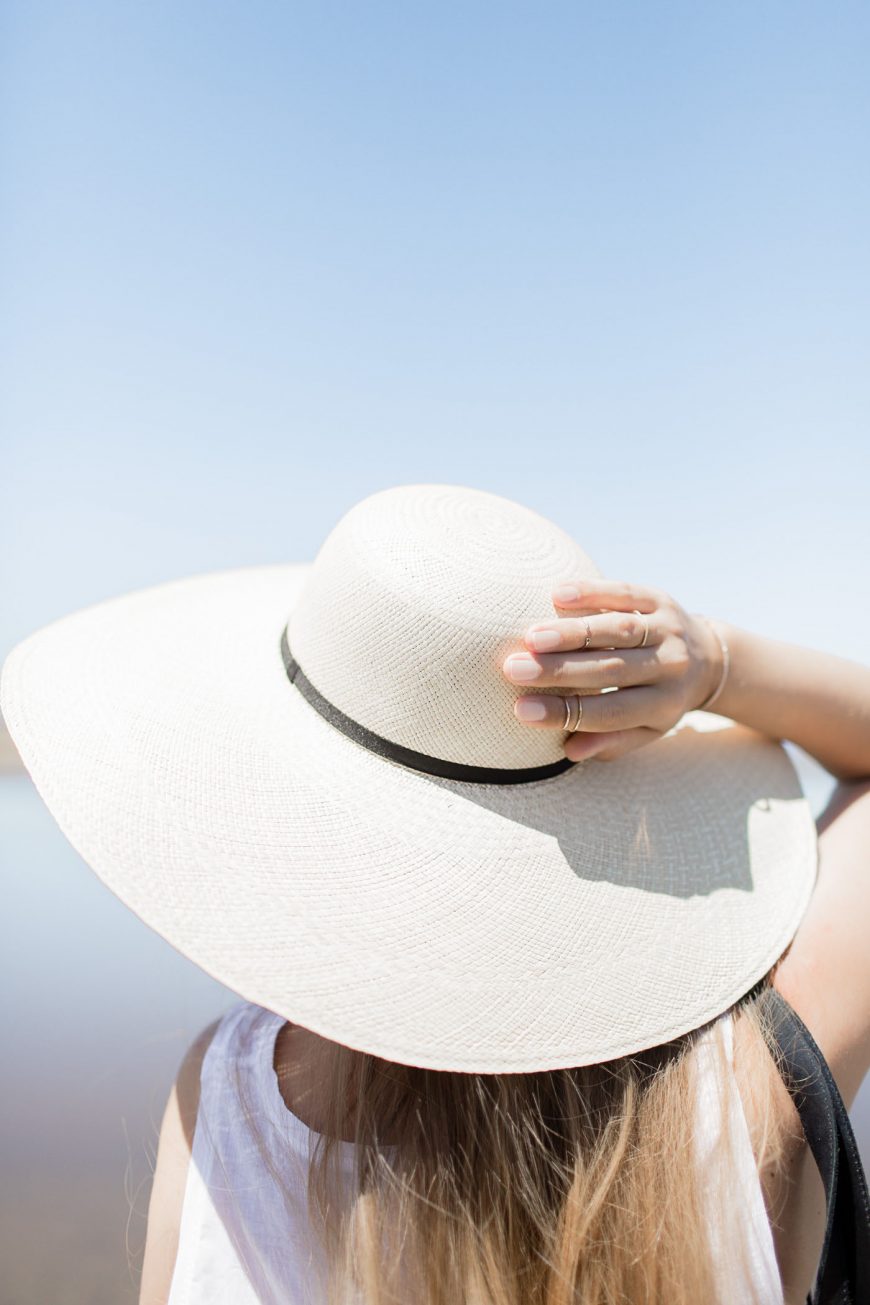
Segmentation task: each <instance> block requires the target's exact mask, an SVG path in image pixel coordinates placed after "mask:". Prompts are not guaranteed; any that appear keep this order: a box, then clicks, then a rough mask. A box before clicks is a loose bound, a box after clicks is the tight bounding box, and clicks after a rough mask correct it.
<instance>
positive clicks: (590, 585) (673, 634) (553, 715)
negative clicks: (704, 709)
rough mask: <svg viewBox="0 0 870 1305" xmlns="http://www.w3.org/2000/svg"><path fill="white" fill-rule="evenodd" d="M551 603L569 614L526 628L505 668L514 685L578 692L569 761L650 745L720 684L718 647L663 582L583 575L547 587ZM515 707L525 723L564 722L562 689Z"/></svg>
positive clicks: (548, 725)
mask: <svg viewBox="0 0 870 1305" xmlns="http://www.w3.org/2000/svg"><path fill="white" fill-rule="evenodd" d="M572 590H573V595H572ZM553 606H554V607H556V608H557V609H559V610H560V611H563V612H565V613H570V615H565V616H562V617H556V618H554V619H553V620H552V621H544V622H540V623H539V624H537V625H532V626H530V627H529V629H528V630H527V631H526V634H525V644H526V648H527V649H528V650H529V651H528V652H522V653H512V654H511V655H510V656H509V657H507V658H506V659H505V662H504V667H503V669H504V672H505V675H506V676H507V677H508V679H509V680H511V682H512V683H514V684H518V685H523V686H528V687H529V688H558V689H560V690H562V691H563V693H564V695H566V696H567V695H569V694H573V693H577V694H580V695H582V703H583V717H582V721H581V723H580V728H579V730H577V731H576V732H575V733H572V734H570V735H569V736H568V738H567V740H566V742H565V755H566V756H567V757H570V759H571V760H572V761H582V760H585V758H587V757H591V756H597V757H598V758H599V759H600V760H602V761H611V760H613V758H615V757H618V756H621V755H622V754H623V753H625V752H630V751H632V750H633V749H634V748H638V747H642V746H643V745H644V744H645V743H652V742H654V741H655V740H656V739H657V738H660V737H661V735H662V734H664V733H666V732H667V731H668V730H669V729H671V727H672V726H673V725H675V724H676V723H677V721H678V720H679V719H680V717H681V716H682V715H683V714H684V713H685V712H687V711H691V710H693V709H694V708H697V707H698V706H699V705H700V704H701V703H702V702H706V700H707V698H708V697H709V696H710V695H711V694H712V693H713V691H714V690H715V688H716V686H717V684H719V681H720V677H721V674H722V670H723V655H722V645H721V643H720V641H719V639H718V638H717V636H716V633H715V632H714V630H713V628H712V627H711V625H710V623H709V622H708V621H707V620H706V619H705V618H704V617H702V616H690V615H689V613H688V612H686V611H684V609H683V608H682V607H681V606H680V604H679V603H678V602H677V601H676V600H675V599H674V598H672V597H671V596H670V594H667V593H665V592H664V591H663V590H661V589H651V588H649V587H647V586H643V585H632V584H626V583H624V582H623V581H617V580H603V579H594V580H593V579H589V580H585V579H584V580H580V581H578V582H577V583H576V585H574V584H568V585H560V586H559V587H558V588H556V589H554V591H553ZM637 612H640V613H642V615H641V616H638V615H637ZM645 621H646V623H647V624H648V627H649V628H648V634H647V639H646V644H645V646H644V647H642V648H641V647H640V646H639V645H640V643H641V641H642V640H643V637H644V622H645ZM612 687H615V689H616V692H604V693H602V690H604V689H610V688H612ZM514 711H515V714H516V716H517V718H518V720H521V721H523V723H524V724H529V725H532V726H534V727H536V728H539V729H554V730H564V728H565V704H564V701H563V697H562V696H561V695H555V694H542V695H535V694H534V693H527V694H524V695H523V696H522V697H521V698H519V699H518V700H517V702H516V704H515V707H514Z"/></svg>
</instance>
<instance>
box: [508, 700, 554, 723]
mask: <svg viewBox="0 0 870 1305" xmlns="http://www.w3.org/2000/svg"><path fill="white" fill-rule="evenodd" d="M514 711H515V713H516V715H517V716H518V717H519V719H520V720H544V719H545V718H546V715H547V708H546V707H545V706H544V704H543V703H542V702H538V701H537V699H535V698H517V700H516V702H515V703H514Z"/></svg>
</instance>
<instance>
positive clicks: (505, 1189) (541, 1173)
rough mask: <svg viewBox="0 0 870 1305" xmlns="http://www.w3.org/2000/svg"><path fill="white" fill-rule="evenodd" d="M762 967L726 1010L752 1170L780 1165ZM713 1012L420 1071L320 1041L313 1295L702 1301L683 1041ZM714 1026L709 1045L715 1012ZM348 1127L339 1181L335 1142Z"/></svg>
mask: <svg viewBox="0 0 870 1305" xmlns="http://www.w3.org/2000/svg"><path fill="white" fill-rule="evenodd" d="M774 970H775V967H774ZM774 970H771V972H770V973H769V974H768V975H767V976H766V977H765V979H764V980H763V981H762V984H761V985H759V986H758V987H757V988H756V989H754V990H753V992H752V993H750V994H749V995H748V997H747V998H744V999H743V1000H742V1001H741V1002H740V1003H738V1005H737V1006H735V1007H734V1008H733V1013H734V1014H735V1015H736V1014H738V1013H739V1014H740V1015H741V1016H742V1019H743V1022H744V1024H745V1026H746V1028H747V1036H746V1039H745V1042H744V1043H743V1054H744V1065H743V1073H744V1077H745V1078H746V1079H747V1080H748V1081H749V1082H751V1091H752V1096H753V1105H752V1109H751V1111H750V1112H748V1118H749V1122H750V1135H751V1139H752V1146H753V1152H754V1155H755V1160H756V1165H757V1167H758V1171H759V1173H760V1172H761V1171H762V1169H765V1170H766V1171H768V1172H770V1171H771V1170H776V1169H777V1168H778V1167H779V1165H780V1164H781V1162H782V1158H783V1156H784V1154H785V1145H786V1140H785V1138H784V1137H783V1135H782V1130H781V1125H780V1123H779V1122H778V1120H779V1119H781V1115H778V1113H777V1110H776V1103H775V1085H776V1082H777V1080H778V1079H779V1074H778V1070H777V1067H776V1064H775V1058H776V1056H777V1048H776V1043H775V1040H774V1038H773V1034H772V1030H771V1027H770V1024H769V1022H768V1018H767V1016H766V1013H765V1011H764V1009H763V1007H762V1006H761V1005H759V1003H758V1001H757V997H758V995H759V993H760V992H761V990H762V988H763V986H765V985H766V984H767V983H769V982H770V979H771V978H772V975H773V973H774ZM712 1026H713V1022H711V1025H705V1026H703V1027H702V1028H700V1029H695V1030H693V1031H692V1032H691V1033H689V1034H685V1035H683V1036H682V1037H680V1038H677V1039H675V1040H674V1041H673V1042H670V1043H667V1044H666V1045H664V1046H661V1047H656V1048H653V1049H652V1050H649V1051H646V1052H643V1053H641V1054H637V1055H633V1056H626V1057H623V1058H620V1059H618V1060H612V1061H609V1062H607V1063H606V1064H601V1065H591V1066H584V1067H582V1068H573V1069H559V1070H549V1071H544V1072H538V1073H518V1074H473V1073H467V1072H457V1073H453V1072H449V1071H443V1070H429V1069H420V1068H415V1067H411V1066H407V1065H401V1064H396V1063H394V1062H391V1061H385V1060H382V1059H380V1058H378V1057H376V1056H371V1055H368V1054H365V1053H362V1052H358V1051H354V1050H351V1049H349V1048H347V1047H341V1046H338V1045H335V1046H334V1052H335V1054H334V1056H333V1058H332V1061H331V1064H332V1069H331V1071H330V1073H329V1076H328V1080H327V1081H324V1082H323V1083H322V1084H321V1083H318V1097H319V1107H320V1115H319V1118H320V1119H322V1120H323V1121H324V1122H323V1124H322V1126H321V1131H320V1132H319V1133H318V1134H316V1135H315V1136H316V1138H317V1141H316V1145H315V1146H314V1149H313V1152H312V1156H311V1163H310V1166H309V1170H308V1204H309V1211H310V1215H311V1219H312V1226H313V1229H314V1231H315V1233H316V1234H317V1235H318V1236H320V1237H321V1238H322V1244H323V1246H324V1249H325V1252H326V1262H327V1265H328V1268H329V1282H328V1288H327V1291H328V1296H327V1300H328V1305H347V1302H349V1301H354V1302H360V1305H394V1303H395V1305H399V1303H400V1305H617V1303H621V1305H628V1303H630V1305H665V1302H667V1305H699V1302H705V1303H706V1302H708V1301H714V1300H716V1299H718V1297H717V1291H716V1287H715V1277H714V1265H713V1263H712V1257H711V1249H710V1242H709V1230H708V1227H709V1226H708V1222H707V1220H708V1213H707V1210H706V1208H705V1205H704V1201H703V1199H702V1197H703V1193H702V1185H703V1183H704V1181H705V1178H704V1175H703V1174H702V1173H701V1172H700V1171H699V1168H698V1166H697V1164H696V1162H695V1151H694V1145H695V1127H694V1123H695V1084H696V1073H697V1058H696V1051H697V1048H698V1041H699V1038H700V1037H701V1035H702V1034H703V1033H704V1031H705V1029H707V1028H711V1029H712ZM713 1033H714V1035H715V1036H714V1038H713V1041H714V1046H715V1048H716V1051H715V1053H714V1054H717V1055H719V1056H724V1054H725V1053H724V1050H723V1047H722V1041H721V1025H718V1026H717V1027H716V1028H715V1029H713ZM720 1063H721V1062H720ZM723 1081H724V1082H726V1083H728V1082H730V1081H732V1080H730V1079H729V1077H728V1076H727V1075H725V1076H724V1079H723ZM722 1104H723V1115H722V1141H721V1145H722V1146H723V1147H724V1148H725V1152H724V1154H725V1160H726V1163H725V1166H724V1171H725V1172H726V1174H727V1172H728V1171H729V1165H728V1157H729V1156H730V1155H731V1150H730V1148H731V1145H732V1143H731V1138H730V1130H729V1127H728V1121H727V1115H728V1111H727V1108H725V1102H724V1101H723V1103H722ZM348 1121H350V1123H349V1122H348ZM348 1128H349V1129H350V1134H351V1136H352V1139H353V1141H354V1143H355V1148H354V1153H353V1155H354V1161H353V1166H354V1167H353V1180H352V1183H351V1186H350V1190H349V1191H348V1188H347V1186H346V1185H343V1184H345V1183H346V1179H343V1178H342V1173H341V1168H340V1164H339V1161H338V1155H337V1151H338V1147H337V1145H336V1142H337V1140H338V1139H341V1138H342V1136H343V1135H344V1134H345V1133H346V1131H347V1130H348ZM348 1140H350V1139H348ZM733 1168H734V1167H733V1166H731V1169H732V1170H733ZM725 1199H726V1200H727V1193H726V1194H725ZM732 1199H733V1200H734V1201H735V1202H737V1201H738V1200H739V1198H738V1197H737V1196H736V1195H733V1196H732ZM742 1253H743V1255H744V1256H745V1254H746V1248H745V1244H744V1247H743V1252H742ZM744 1263H745V1259H744ZM759 1305H762V1303H761V1302H759Z"/></svg>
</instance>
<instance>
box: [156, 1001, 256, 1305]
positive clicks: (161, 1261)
mask: <svg viewBox="0 0 870 1305" xmlns="http://www.w3.org/2000/svg"><path fill="white" fill-rule="evenodd" d="M275 1021H278V1023H280V1021H279V1020H278V1017H277V1016H274V1015H272V1013H271V1012H269V1011H266V1010H264V1009H263V1008H262V1007H260V1006H257V1005H254V1004H253V1003H251V1002H247V1001H239V1002H236V1003H235V1004H234V1005H232V1006H231V1007H230V1008H229V1009H228V1010H226V1011H224V1012H223V1014H221V1015H219V1016H218V1017H217V1018H216V1019H213V1020H212V1021H211V1023H210V1024H208V1025H206V1027H205V1028H203V1029H202V1030H201V1031H200V1032H199V1033H198V1034H197V1035H196V1037H195V1038H194V1039H193V1041H192V1042H191V1044H190V1046H189V1047H188V1048H187V1051H186V1052H185V1054H184V1057H183V1059H182V1061H181V1065H180V1066H179V1069H178V1073H177V1075H176V1078H175V1082H174V1083H173V1085H172V1089H171V1091H170V1093H169V1098H168V1101H167V1103H166V1109H165V1111H164V1114H163V1120H162V1122H161V1125H160V1138H159V1142H158V1148H157V1160H156V1164H155V1167H154V1174H153V1178H152V1185H151V1196H150V1200H149V1204H148V1223H147V1229H146V1237H145V1250H144V1257H143V1262H142V1284H141V1294H140V1305H165V1302H166V1301H167V1300H168V1299H169V1291H170V1286H171V1282H172V1275H173V1271H174V1268H175V1261H176V1258H177V1254H178V1243H179V1230H180V1227H181V1216H182V1210H183V1208H184V1197H185V1192H186V1188H187V1177H188V1171H189V1168H190V1164H191V1157H192V1156H193V1152H194V1143H195V1139H196V1125H197V1121H198V1119H199V1117H200V1110H201V1106H202V1098H203V1093H204V1092H205V1094H206V1095H207V1096H209V1097H210V1098H211V1101H212V1104H213V1103H214V1100H215V1098H216V1095H219V1093H220V1090H221V1088H220V1080H221V1078H222V1076H223V1075H224V1074H225V1073H226V1071H227V1069H228V1068H229V1067H233V1066H235V1065H236V1064H237V1063H238V1062H239V1061H240V1060H242V1061H243V1060H244V1059H246V1058H247V1057H250V1056H252V1055H253V1054H254V1039H255V1033H256V1030H257V1029H262V1028H263V1027H265V1026H268V1025H269V1024H270V1023H271V1022H275Z"/></svg>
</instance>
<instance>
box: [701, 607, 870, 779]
mask: <svg viewBox="0 0 870 1305" xmlns="http://www.w3.org/2000/svg"><path fill="white" fill-rule="evenodd" d="M710 625H711V626H712V627H713V630H714V632H715V633H717V634H720V635H721V637H722V639H723V640H724V642H725V643H726V644H727V646H728V650H729V657H728V660H729V667H728V673H727V675H726V676H725V678H724V682H723V684H722V688H721V692H719V693H718V694H717V697H716V699H715V702H712V703H711V705H710V710H711V711H715V712H717V713H720V714H721V715H723V716H728V717H730V718H731V719H732V720H735V721H738V722H739V723H740V724H743V725H748V726H750V727H751V728H753V729H757V730H760V731H761V732H762V733H764V734H767V735H769V736H770V737H771V738H777V739H790V740H791V741H792V742H794V743H797V744H798V745H799V746H800V747H802V748H804V750H805V751H806V752H808V753H810V755H811V756H814V757H815V758H816V760H818V761H819V762H820V764H821V765H823V766H824V767H825V768H826V769H827V770H828V771H830V773H831V774H833V775H836V776H837V777H838V778H840V779H846V780H850V779H865V778H867V777H868V776H870V667H867V666H864V665H861V664H860V663H858V662H852V661H848V660H846V659H845V658H842V657H838V656H835V655H834V654H832V653H826V652H820V651H817V650H815V649H811V648H803V647H800V646H798V645H796V644H788V643H782V642H780V641H778V640H775V639H769V638H767V637H765V636H764V635H758V634H753V633H752V632H751V631H749V630H743V629H741V628H740V627H739V626H734V625H730V624H728V623H727V622H724V621H719V620H716V621H710ZM720 673H721V671H720ZM710 678H711V680H712V675H711V677H710ZM702 701H703V700H702Z"/></svg>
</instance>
